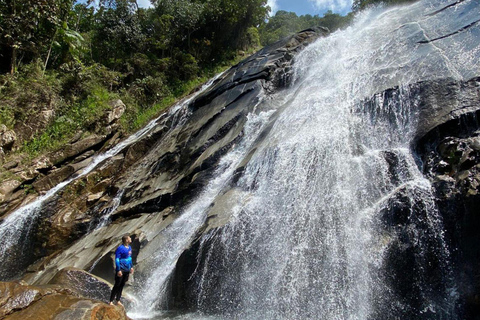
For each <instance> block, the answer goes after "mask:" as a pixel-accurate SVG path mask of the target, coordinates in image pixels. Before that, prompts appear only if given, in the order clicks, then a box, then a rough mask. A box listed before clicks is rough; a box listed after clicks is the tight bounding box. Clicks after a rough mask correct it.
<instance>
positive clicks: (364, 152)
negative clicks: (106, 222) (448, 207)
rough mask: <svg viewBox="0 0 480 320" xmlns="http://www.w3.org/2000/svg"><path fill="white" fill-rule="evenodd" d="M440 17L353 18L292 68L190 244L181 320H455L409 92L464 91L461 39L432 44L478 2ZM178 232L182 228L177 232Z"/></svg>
mask: <svg viewBox="0 0 480 320" xmlns="http://www.w3.org/2000/svg"><path fill="white" fill-rule="evenodd" d="M445 5H446V4H445V3H442V1H425V2H420V3H415V4H413V5H410V6H407V7H401V8H393V9H388V10H381V9H374V10H371V11H367V12H365V13H363V14H361V15H359V16H358V17H357V21H356V23H355V24H354V25H353V26H352V27H350V28H348V29H347V30H344V31H341V32H337V33H335V34H333V35H331V36H329V37H327V38H323V39H319V40H318V41H317V42H315V43H314V44H312V45H310V46H309V47H307V48H306V49H305V50H304V51H303V52H302V53H300V54H299V55H298V56H297V57H296V62H295V65H294V67H295V72H296V76H295V81H294V84H293V85H292V86H291V88H289V89H288V90H286V91H284V92H281V93H279V94H277V97H276V98H278V99H279V101H283V105H282V106H280V107H278V108H277V110H276V112H277V113H276V114H275V115H274V116H272V119H274V121H275V123H274V124H273V127H271V129H270V131H269V132H268V136H267V137H266V138H265V139H262V140H261V142H260V143H259V144H258V145H257V146H256V147H257V149H256V151H255V153H254V155H253V156H252V158H251V159H250V161H249V163H248V165H246V167H245V170H244V171H243V175H242V177H241V178H240V179H239V180H238V181H237V182H236V185H235V186H236V187H237V188H238V189H240V190H242V191H243V192H241V193H239V194H240V196H237V197H236V198H235V199H234V200H233V203H235V205H233V206H231V209H230V212H229V214H230V215H231V218H230V221H229V223H227V224H226V225H225V226H224V227H221V228H218V229H214V230H213V231H211V232H210V233H208V234H207V235H204V236H203V238H202V239H201V242H200V249H199V251H198V252H199V255H198V261H197V263H198V265H197V268H196V270H195V272H194V274H193V275H192V276H191V278H190V280H191V283H193V284H192V285H190V286H189V287H187V289H186V290H187V291H188V292H187V293H186V294H187V295H188V297H189V298H191V299H193V300H195V303H192V304H191V305H190V306H189V307H190V308H193V309H195V310H197V311H199V312H200V314H203V315H209V314H213V315H216V316H218V317H220V318H234V319H328V320H331V319H409V318H412V319H456V318H458V316H457V315H456V303H457V294H456V289H455V285H454V283H453V280H452V279H451V268H452V266H451V265H450V263H449V255H450V253H449V248H448V243H446V241H445V239H444V235H443V225H442V219H441V217H440V216H439V214H438V210H437V208H436V205H435V199H434V196H433V194H432V191H431V185H430V183H429V181H428V180H427V179H425V178H424V177H423V176H422V174H421V172H420V171H419V169H418V164H417V161H416V159H415V155H414V154H413V153H412V151H411V149H410V143H411V141H412V139H413V135H414V134H415V128H416V120H417V116H418V114H417V110H418V101H417V99H416V96H415V94H414V92H413V91H415V90H413V89H414V88H415V83H417V82H419V81H423V80H428V79H441V78H454V79H461V80H466V79H468V78H469V77H470V76H472V75H473V73H472V70H475V69H476V68H478V66H476V63H477V62H476V59H475V58H474V57H476V56H478V50H479V49H478V48H479V45H478V36H475V34H474V32H471V33H468V32H463V31H460V32H457V33H456V36H451V37H449V38H448V39H447V37H443V36H444V35H447V34H448V32H447V30H450V31H451V30H465V29H461V27H462V26H459V25H457V22H456V20H455V17H457V16H460V15H463V18H462V21H463V22H465V21H467V23H468V21H470V22H472V23H475V21H476V20H475V19H478V13H479V6H478V3H476V2H475V1H459V2H458V4H457V5H456V6H451V7H450V9H448V10H447V9H445V10H442V11H441V12H440V11H439V9H441V8H443V7H444V6H445ZM433 12H440V13H437V14H435V17H434V16H433V15H431V13H433ZM477 23H478V22H477ZM448 28H450V29H448ZM476 30H478V28H477V29H476ZM437 39H445V41H443V42H442V41H436V40H437ZM451 48H461V50H451ZM395 86H398V87H399V88H398V90H397V91H396V92H397V93H394V94H391V95H390V96H387V94H383V95H382V94H377V95H375V93H377V92H382V91H384V90H385V89H387V88H392V87H395ZM371 97H373V98H371ZM274 98H275V97H274ZM259 108H260V109H261V106H260V107H259ZM238 150H241V149H235V148H234V149H233V151H231V152H232V153H235V152H239V151H238ZM228 156H229V155H227V156H226V157H227V158H228ZM231 172H233V171H231V170H230V169H229V170H226V171H222V173H221V175H220V177H219V178H217V179H220V180H222V181H224V179H226V178H228V177H226V176H224V175H225V174H230V173H231ZM225 181H227V180H225ZM211 185H215V186H216V187H215V188H214V189H215V192H211V190H212V189H211V186H209V187H207V189H206V191H205V192H204V193H203V194H202V195H200V196H199V197H198V199H197V200H196V201H195V202H194V203H193V204H192V205H190V207H189V208H187V209H186V210H185V212H184V213H183V215H182V216H181V217H180V218H179V219H178V221H177V222H176V225H175V226H171V227H172V232H170V233H169V231H168V230H165V234H166V235H165V236H166V237H177V238H176V240H175V239H174V240H169V242H168V243H170V241H172V243H174V242H175V241H178V243H177V246H176V247H175V248H176V249H172V248H171V247H170V246H167V247H165V248H166V249H165V250H164V249H161V250H164V251H165V252H164V253H163V254H159V256H158V260H157V258H155V264H156V266H155V268H153V269H152V270H151V271H150V273H149V272H147V277H146V278H147V279H149V280H148V281H147V282H146V283H145V285H144V286H143V287H140V288H138V290H139V291H140V292H139V294H140V295H142V294H143V295H144V298H143V300H142V299H141V300H142V301H141V303H140V305H141V306H144V303H147V306H155V302H154V301H155V300H158V301H161V300H163V299H165V298H166V295H168V292H165V290H160V287H162V286H165V281H166V279H167V278H168V276H169V275H170V272H172V270H173V269H174V265H175V263H176V261H177V259H178V257H179V254H180V253H179V252H178V250H179V249H181V248H184V247H186V245H187V244H188V243H189V242H190V241H191V239H192V236H193V234H194V231H195V230H196V229H197V228H198V227H199V225H198V223H201V222H202V221H203V219H204V216H205V210H207V207H208V204H209V203H211V202H212V201H214V200H215V196H216V195H217V194H218V193H219V191H220V190H221V188H222V187H223V184H220V185H218V182H217V180H214V181H212V182H211ZM395 208H397V209H395ZM395 210H397V211H395ZM193 211H195V212H193ZM191 219H193V220H195V221H196V222H195V225H196V226H195V228H190V226H188V225H187V226H183V224H187V222H191V221H192V220H191ZM176 228H178V229H176ZM183 234H185V235H183ZM162 252H163V251H162ZM173 252H174V253H173ZM170 254H173V255H174V256H173V257H170ZM159 270H161V272H160V271H159ZM165 272H166V274H164V273H165ZM156 277H158V279H160V280H158V281H156V280H155V279H156ZM150 282H151V283H155V285H154V286H152V287H149V283H150ZM157 282H158V283H157ZM150 288H152V289H153V291H152V290H150ZM162 288H163V289H164V287H162ZM147 313H148V312H147ZM199 317H200V316H199ZM193 318H194V316H193Z"/></svg>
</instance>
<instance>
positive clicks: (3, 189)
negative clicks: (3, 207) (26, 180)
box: [0, 180, 21, 201]
mask: <svg viewBox="0 0 480 320" xmlns="http://www.w3.org/2000/svg"><path fill="white" fill-rule="evenodd" d="M20 185H21V182H19V181H17V180H7V181H3V182H2V183H0V201H4V200H5V198H6V197H7V196H9V195H10V194H11V193H12V192H13V191H15V190H16V189H17V188H18V187H19V186H20Z"/></svg>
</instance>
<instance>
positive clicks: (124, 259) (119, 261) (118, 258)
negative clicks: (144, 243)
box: [115, 244, 133, 272]
mask: <svg viewBox="0 0 480 320" xmlns="http://www.w3.org/2000/svg"><path fill="white" fill-rule="evenodd" d="M132 267H133V261H132V247H130V246H128V247H125V246H124V245H123V244H122V245H121V246H120V247H118V248H117V250H116V251H115V272H118V271H122V272H130V269H131V268H132Z"/></svg>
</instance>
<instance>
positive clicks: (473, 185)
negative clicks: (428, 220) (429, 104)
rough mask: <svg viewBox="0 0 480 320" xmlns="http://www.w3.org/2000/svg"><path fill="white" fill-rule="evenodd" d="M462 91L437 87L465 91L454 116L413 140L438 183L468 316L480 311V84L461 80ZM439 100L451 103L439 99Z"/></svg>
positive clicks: (460, 93) (440, 205)
mask: <svg viewBox="0 0 480 320" xmlns="http://www.w3.org/2000/svg"><path fill="white" fill-rule="evenodd" d="M456 87H457V91H454V92H452V90H445V91H443V92H439V93H437V97H438V96H441V95H442V94H443V95H445V96H446V102H449V101H450V97H451V96H452V95H456V96H459V97H461V99H459V100H458V101H457V102H456V103H455V106H457V108H456V110H451V108H450V110H449V111H450V112H449V118H450V119H449V118H445V121H442V122H440V123H437V125H436V126H434V127H433V128H431V130H429V131H428V132H426V133H425V134H424V135H423V136H421V137H419V139H418V140H417V141H416V144H415V145H414V148H415V149H416V151H417V153H418V154H419V156H420V158H421V162H422V169H423V172H424V174H425V175H426V176H427V177H428V178H429V179H430V181H431V182H432V184H433V187H434V191H435V195H436V197H437V206H438V209H439V211H440V213H441V216H442V218H443V223H444V226H445V229H446V234H445V236H446V240H447V241H448V244H449V245H450V248H452V249H451V254H452V257H453V260H454V266H455V270H454V275H455V282H456V284H457V286H458V291H459V292H458V293H459V294H460V301H461V303H462V305H463V307H462V308H461V309H462V310H464V311H463V312H464V316H465V318H466V319H473V318H475V317H477V316H478V315H479V314H480V301H479V300H478V295H479V293H480V281H479V280H478V279H480V271H479V270H480V261H479V260H478V257H479V256H480V247H479V246H478V243H479V241H480V232H479V230H480V215H479V214H478V203H479V201H480V194H479V192H480V145H479V143H480V131H478V130H479V127H480V123H479V122H478V116H479V115H480V84H479V79H478V78H474V79H472V80H470V81H468V82H466V83H458V84H457V85H456ZM437 100H438V104H439V105H441V104H444V103H446V102H445V101H444V100H441V99H438V98H437Z"/></svg>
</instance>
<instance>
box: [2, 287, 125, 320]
mask: <svg viewBox="0 0 480 320" xmlns="http://www.w3.org/2000/svg"><path fill="white" fill-rule="evenodd" d="M0 318H2V319H7V320H15V319H22V320H24V319H32V320H33V319H35V320H47V319H56V320H67V319H69V320H70V319H75V320H83V319H84V320H91V319H105V320H107V319H108V320H114V319H115V320H122V319H129V318H128V317H127V315H126V313H125V309H124V308H122V307H118V306H110V305H108V304H106V303H103V302H100V301H98V300H93V299H88V298H84V297H82V296H81V295H79V294H78V293H76V292H74V291H72V290H70V289H68V288H62V287H61V286H57V285H52V286H41V287H38V286H30V285H27V284H26V283H23V282H0Z"/></svg>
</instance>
